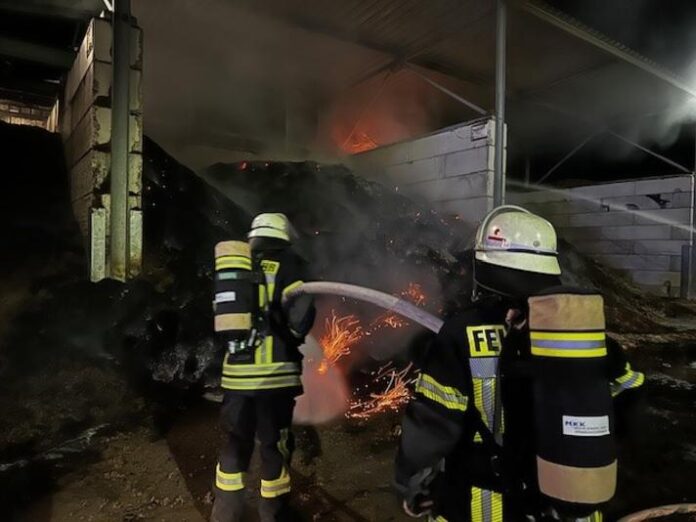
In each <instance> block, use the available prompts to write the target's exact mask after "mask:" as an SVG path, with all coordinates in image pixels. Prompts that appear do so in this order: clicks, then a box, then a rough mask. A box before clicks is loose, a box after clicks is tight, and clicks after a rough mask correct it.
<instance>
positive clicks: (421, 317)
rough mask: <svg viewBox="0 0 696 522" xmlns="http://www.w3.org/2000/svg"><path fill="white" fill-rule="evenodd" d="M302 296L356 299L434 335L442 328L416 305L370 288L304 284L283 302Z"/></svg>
mask: <svg viewBox="0 0 696 522" xmlns="http://www.w3.org/2000/svg"><path fill="white" fill-rule="evenodd" d="M303 294H313V295H319V294H324V295H326V294H329V295H338V296H341V297H348V298H350V299H357V300H359V301H365V302H368V303H372V304H373V305H376V306H379V307H381V308H384V309H386V310H387V311H389V312H394V313H396V314H399V315H402V316H404V317H406V318H407V319H410V320H411V321H413V322H414V323H418V324H420V325H421V326H423V327H425V328H427V329H428V330H431V331H433V332H435V333H437V332H439V331H440V328H442V323H443V321H442V319H440V318H439V317H435V316H434V315H432V314H429V313H428V312H426V311H425V310H421V309H420V308H418V307H417V306H416V305H414V304H412V303H409V302H408V301H406V300H404V299H400V298H398V297H395V296H393V295H389V294H385V293H384V292H379V291H378V290H372V289H371V288H364V287H362V286H356V285H349V284H346V283H332V282H324V281H321V282H312V283H304V284H303V285H301V286H299V287H297V288H295V289H293V290H291V291H289V292H288V293H287V294H286V295H285V296H284V298H283V300H284V301H289V300H292V299H295V298H297V297H299V296H301V295H303Z"/></svg>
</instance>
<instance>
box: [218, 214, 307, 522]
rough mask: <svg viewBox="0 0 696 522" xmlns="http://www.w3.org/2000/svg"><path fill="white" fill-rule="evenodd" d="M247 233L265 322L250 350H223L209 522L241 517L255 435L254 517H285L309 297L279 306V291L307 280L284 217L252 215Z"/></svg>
mask: <svg viewBox="0 0 696 522" xmlns="http://www.w3.org/2000/svg"><path fill="white" fill-rule="evenodd" d="M248 238H249V243H250V246H251V255H252V258H253V263H254V266H259V267H260V269H261V270H262V272H263V275H262V276H260V277H261V279H262V281H261V283H260V286H259V308H260V309H261V311H262V312H263V313H264V324H265V327H261V328H259V332H258V335H255V336H254V338H255V341H253V342H250V343H249V344H250V346H249V347H248V349H242V350H235V351H234V352H235V353H227V354H226V355H225V359H224V362H223V367H222V388H223V389H224V398H223V405H222V411H221V422H222V427H223V430H224V431H225V432H226V435H227V440H226V442H225V444H224V446H223V448H222V450H221V452H220V458H219V462H218V464H217V467H216V470H215V502H214V504H213V512H212V516H211V521H212V522H236V521H238V520H241V517H242V513H243V510H244V497H245V488H247V487H248V486H249V484H248V483H247V478H246V474H247V471H248V469H249V462H250V459H251V456H252V453H253V450H254V443H255V439H257V440H258V441H259V444H260V456H261V490H260V496H261V499H260V504H259V514H260V520H261V521H262V522H271V521H287V520H291V514H290V510H289V506H288V498H289V493H290V475H289V464H290V458H291V455H292V451H293V446H294V445H293V436H292V432H291V429H290V428H291V421H292V414H293V409H294V405H295V398H296V397H297V396H298V395H299V394H300V393H301V391H302V387H301V386H302V385H301V382H300V375H301V370H302V364H301V363H302V355H301V354H300V352H299V350H298V348H299V346H300V345H301V344H302V342H303V341H304V337H305V335H306V334H307V333H308V332H309V330H310V329H311V327H312V324H313V322H314V316H315V310H314V304H313V301H312V299H311V297H309V296H303V297H301V298H299V299H296V300H294V301H293V302H292V305H291V307H290V308H286V307H283V306H282V304H281V303H282V297H283V295H284V294H285V293H287V292H289V291H290V290H292V289H293V288H296V287H297V286H298V285H301V284H302V282H303V280H304V278H305V268H304V263H303V262H302V260H301V259H300V258H299V256H298V255H297V254H296V253H295V252H293V250H292V249H291V245H290V225H289V222H288V219H287V218H286V217H285V215H283V214H271V213H266V214H260V215H258V216H257V217H256V218H254V220H253V222H252V226H251V231H250V232H249V234H248ZM229 257H230V258H231V259H232V260H234V259H233V258H234V256H229ZM223 262H225V261H224V260H223ZM232 351H233V350H230V352H232Z"/></svg>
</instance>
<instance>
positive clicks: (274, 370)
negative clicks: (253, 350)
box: [222, 362, 302, 391]
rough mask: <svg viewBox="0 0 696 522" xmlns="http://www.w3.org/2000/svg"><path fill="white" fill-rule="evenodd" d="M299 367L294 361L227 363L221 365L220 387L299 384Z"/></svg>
mask: <svg viewBox="0 0 696 522" xmlns="http://www.w3.org/2000/svg"><path fill="white" fill-rule="evenodd" d="M300 371H301V367H300V364H299V363H296V362H280V363H267V364H227V362H225V363H224V364H223V367H222V387H223V388H225V389H227V390H246V391H251V390H271V389H277V388H292V387H295V386H300V385H301V384H302V381H301V380H300Z"/></svg>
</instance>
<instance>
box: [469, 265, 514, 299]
mask: <svg viewBox="0 0 696 522" xmlns="http://www.w3.org/2000/svg"><path fill="white" fill-rule="evenodd" d="M472 272H473V279H474V289H473V291H472V293H471V301H472V302H474V303H477V302H479V301H480V300H481V299H482V297H483V296H482V292H480V291H479V289H481V288H483V289H484V290H487V291H488V292H490V293H492V294H494V295H495V296H496V297H507V298H510V299H514V297H515V296H513V295H512V294H508V293H505V292H501V291H500V290H496V289H495V288H491V287H489V286H486V285H484V284H482V283H481V282H480V281H479V280H478V279H477V278H476V261H474V263H473V268H472Z"/></svg>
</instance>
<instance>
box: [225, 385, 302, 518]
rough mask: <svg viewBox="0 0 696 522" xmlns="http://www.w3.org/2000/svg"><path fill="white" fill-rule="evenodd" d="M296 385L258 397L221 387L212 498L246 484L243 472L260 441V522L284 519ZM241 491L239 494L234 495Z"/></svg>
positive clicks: (227, 494) (238, 489)
mask: <svg viewBox="0 0 696 522" xmlns="http://www.w3.org/2000/svg"><path fill="white" fill-rule="evenodd" d="M296 396H297V391H296V390H279V391H277V392H272V393H263V394H259V395H256V396H252V395H243V394H238V393H235V392H225V396H224V399H223V404H222V411H221V424H222V429H223V431H224V432H225V433H226V441H225V443H224V444H223V447H222V450H221V452H220V458H219V461H218V465H217V468H216V470H215V492H216V497H225V496H227V497H231V496H234V493H239V492H243V490H244V489H245V488H247V487H249V484H247V477H246V475H247V471H248V470H249V463H250V461H251V456H252V453H253V452H254V445H255V440H258V442H259V453H260V457H261V468H260V475H261V490H260V495H261V502H260V505H259V513H260V515H261V520H262V521H264V522H265V521H284V520H287V515H284V513H285V512H286V511H287V510H288V508H287V499H288V496H289V495H288V493H290V475H289V466H290V459H291V456H292V452H293V449H294V439H293V436H292V432H291V431H290V426H291V423H292V413H293V409H294V406H295V397H296ZM237 496H240V495H237Z"/></svg>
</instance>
